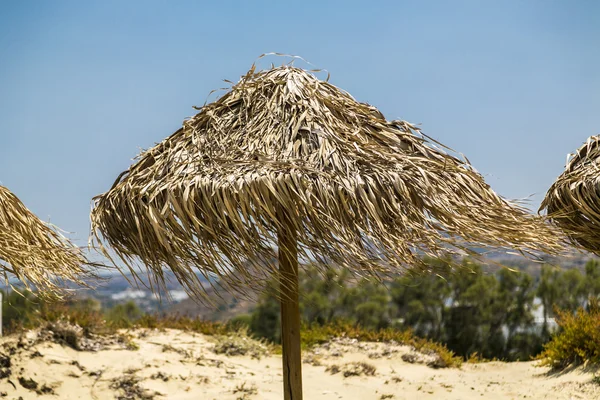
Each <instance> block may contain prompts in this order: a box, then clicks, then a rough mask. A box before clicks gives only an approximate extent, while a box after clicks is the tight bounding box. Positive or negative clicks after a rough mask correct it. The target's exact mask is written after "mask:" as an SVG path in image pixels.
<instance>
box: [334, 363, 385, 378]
mask: <svg viewBox="0 0 600 400" xmlns="http://www.w3.org/2000/svg"><path fill="white" fill-rule="evenodd" d="M325 371H327V372H329V373H330V374H332V375H335V374H337V373H340V372H341V373H342V375H344V378H348V377H350V376H363V375H367V376H373V375H375V371H376V369H375V367H374V366H373V365H371V364H368V363H366V362H350V363H346V364H344V365H341V366H339V365H337V364H332V365H330V366H328V367H327V368H326V369H325Z"/></svg>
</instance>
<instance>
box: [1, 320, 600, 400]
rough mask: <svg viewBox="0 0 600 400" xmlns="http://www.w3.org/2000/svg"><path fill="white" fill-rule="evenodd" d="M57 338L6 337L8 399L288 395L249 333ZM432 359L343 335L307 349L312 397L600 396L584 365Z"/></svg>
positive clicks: (273, 359)
mask: <svg viewBox="0 0 600 400" xmlns="http://www.w3.org/2000/svg"><path fill="white" fill-rule="evenodd" d="M56 336H57V335H53V334H52V332H48V331H41V332H40V331H30V332H27V333H26V334H24V335H21V336H11V337H6V338H3V339H2V341H1V342H0V343H1V345H2V355H1V356H0V376H1V377H2V378H1V379H0V395H1V396H2V397H3V398H7V399H15V400H16V399H19V398H22V399H23V400H27V399H38V398H39V399H46V398H47V399H57V398H58V399H61V400H62V399H64V400H69V399H98V400H100V399H102V400H103V399H146V400H150V399H157V400H158V399H173V400H183V399H195V400H197V399H208V400H210V399H218V400H228V399H234V400H237V399H265V400H270V399H273V400H275V399H277V400H279V399H281V398H282V391H281V381H282V377H281V366H280V363H281V357H280V356H279V355H276V354H270V355H269V354H267V349H266V346H263V345H261V344H260V343H257V342H254V341H252V340H250V339H247V338H246V339H244V338H240V337H236V338H234V339H232V340H233V341H232V342H229V341H228V340H227V339H224V340H217V339H216V338H214V337H210V336H203V335H200V334H194V333H187V332H182V331H177V330H162V331H159V330H136V331H132V332H128V333H126V334H124V335H121V336H119V337H113V338H107V339H98V340H96V341H94V340H88V341H82V342H81V343H80V344H79V346H80V347H82V348H84V349H87V350H84V351H77V350H75V349H73V348H70V347H69V346H67V345H65V344H58V343H56ZM62 340H66V342H69V337H63V338H62ZM240 343H241V344H242V345H240ZM245 345H248V346H245ZM239 353H245V354H243V355H240V354H239ZM228 354H229V355H228ZM428 363H429V364H431V365H433V364H434V363H435V357H433V358H432V356H428V355H423V354H419V353H416V352H414V351H413V350H412V349H411V348H409V347H406V346H400V345H396V344H381V343H358V342H356V341H354V340H349V339H339V340H335V341H332V342H331V343H327V344H325V345H323V346H320V347H318V348H315V349H313V350H311V351H309V352H305V362H304V365H303V368H304V374H303V376H304V390H305V398H306V399H309V400H312V399H522V398H528V399H595V398H600V385H599V384H598V383H594V382H593V381H592V379H593V377H594V372H593V371H586V370H584V369H582V368H577V369H573V370H571V371H568V372H566V373H562V374H554V375H552V374H548V371H547V369H545V368H538V367H536V366H535V363H534V362H516V363H502V362H491V363H483V364H466V365H463V366H462V367H461V368H440V369H436V368H433V367H430V366H427V364H428Z"/></svg>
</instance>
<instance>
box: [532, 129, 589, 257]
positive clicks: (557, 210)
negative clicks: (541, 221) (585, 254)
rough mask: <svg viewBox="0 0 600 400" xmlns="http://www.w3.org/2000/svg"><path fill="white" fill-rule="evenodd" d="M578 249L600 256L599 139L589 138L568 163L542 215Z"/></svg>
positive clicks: (553, 185) (545, 199)
mask: <svg viewBox="0 0 600 400" xmlns="http://www.w3.org/2000/svg"><path fill="white" fill-rule="evenodd" d="M544 210H545V211H546V213H547V217H548V218H549V219H550V220H551V221H552V222H554V223H555V224H556V225H557V226H558V227H560V228H561V229H562V230H563V231H564V232H565V234H566V235H567V236H568V237H569V238H570V239H571V241H572V243H573V244H574V245H576V246H577V247H579V248H582V249H584V250H587V251H590V252H592V253H595V254H596V255H600V136H592V137H590V138H588V140H587V141H586V143H585V144H584V145H583V146H581V147H580V148H579V149H578V150H577V152H576V153H575V154H571V155H570V156H569V158H568V159H567V165H566V167H565V170H564V172H563V173H562V174H561V175H560V176H559V177H558V178H556V181H555V182H554V183H553V184H552V186H551V187H550V189H548V193H546V197H545V198H544V200H543V202H542V204H541V207H540V211H544Z"/></svg>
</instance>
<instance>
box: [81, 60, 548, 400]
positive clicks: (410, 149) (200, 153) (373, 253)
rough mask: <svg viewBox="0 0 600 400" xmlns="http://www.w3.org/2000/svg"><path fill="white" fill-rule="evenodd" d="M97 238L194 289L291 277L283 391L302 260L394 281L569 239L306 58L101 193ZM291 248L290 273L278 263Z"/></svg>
mask: <svg viewBox="0 0 600 400" xmlns="http://www.w3.org/2000/svg"><path fill="white" fill-rule="evenodd" d="M91 218H92V231H93V235H95V239H96V240H97V241H98V242H99V243H100V244H102V242H105V243H106V244H108V245H110V246H111V247H112V249H114V251H115V252H116V254H118V255H119V256H120V257H121V258H122V259H123V261H125V262H126V263H127V265H129V266H130V267H131V266H132V265H133V264H132V263H133V262H134V260H135V259H138V260H139V261H141V263H143V264H144V265H146V266H147V268H148V269H149V270H150V271H151V272H153V273H154V274H155V275H154V277H155V282H156V283H158V284H160V283H161V280H162V279H163V275H162V268H163V267H169V268H170V269H171V270H172V271H173V272H174V273H175V275H176V276H177V278H178V279H179V280H180V282H181V283H182V284H183V285H184V286H185V287H186V289H187V290H188V291H189V292H191V293H192V294H195V295H198V296H202V294H203V287H202V285H201V283H200V281H199V280H198V279H197V276H196V274H195V273H194V270H195V268H197V269H198V270H199V271H201V272H202V273H203V274H206V275H207V276H209V275H216V276H218V277H220V284H222V285H227V286H228V287H229V288H232V289H236V290H240V291H242V292H244V291H247V290H249V288H251V289H253V288H258V289H260V288H261V287H263V286H262V283H263V282H264V281H265V280H266V279H269V278H271V277H272V276H273V275H276V276H277V277H279V279H280V283H281V284H280V297H281V307H282V330H283V332H282V342H283V343H282V344H283V353H284V355H283V358H284V365H283V366H284V381H285V383H284V391H285V398H286V399H300V398H301V395H302V394H301V377H300V375H301V374H300V337H299V329H300V314H299V309H298V290H297V289H298V259H299V258H300V259H301V260H308V259H311V258H312V259H316V260H317V261H318V264H320V265H322V268H327V265H328V264H331V263H334V264H338V265H344V266H347V267H349V268H350V269H351V270H352V271H354V272H355V273H356V274H361V275H362V274H369V275H373V276H376V277H381V275H382V274H387V273H394V272H397V271H398V269H399V268H403V267H405V266H406V265H414V264H419V263H420V262H421V257H422V256H423V255H424V254H428V255H431V256H437V255H441V254H447V252H467V253H469V252H471V251H470V248H471V247H472V246H480V245H493V246H498V247H511V248H515V249H518V250H520V251H523V252H534V253H535V252H538V251H550V252H554V251H555V250H557V249H558V245H557V244H556V240H555V237H554V235H553V233H552V231H551V229H550V228H549V227H548V226H546V225H545V224H544V223H543V222H542V221H541V219H537V218H535V217H533V216H531V215H529V214H528V213H527V212H526V211H525V210H524V209H522V208H520V207H519V206H516V205H513V204H510V203H508V202H507V201H506V200H504V199H502V198H501V197H499V196H498V195H497V194H496V193H494V192H493V191H492V190H491V189H490V188H489V186H488V185H487V184H486V183H485V182H484V180H483V178H482V177H481V176H480V175H479V174H478V173H477V172H476V171H474V170H473V169H472V168H471V166H470V165H469V164H468V163H467V162H463V161H461V160H459V159H458V158H456V157H453V156H451V155H449V154H447V153H446V152H444V151H442V150H440V149H438V148H436V146H435V144H434V143H433V141H431V140H429V139H427V138H426V137H424V136H423V135H420V134H419V130H418V129H417V128H415V127H414V126H413V125H411V124H409V123H407V122H404V121H387V120H386V119H385V118H384V116H383V115H382V114H381V113H380V112H379V111H378V110H377V109H376V108H375V107H373V106H370V105H368V104H364V103H359V102H357V101H356V100H355V99H353V98H352V97H351V96H350V95H349V94H348V93H346V92H344V91H343V90H340V89H339V88H337V87H335V86H333V85H332V84H330V83H328V82H324V81H320V80H319V79H317V78H316V77H315V76H314V75H313V74H311V73H310V72H307V71H305V70H302V69H298V68H295V67H293V66H289V65H288V66H283V67H277V68H271V69H269V70H264V71H256V70H255V68H254V67H253V68H252V69H251V70H250V71H249V72H248V73H247V74H246V75H245V76H243V77H242V78H241V80H240V81H239V82H238V83H237V84H235V85H233V87H232V88H231V90H230V91H229V92H228V93H226V94H225V95H223V96H222V97H221V98H219V99H218V100H217V101H215V102H213V103H210V104H208V105H205V106H204V107H202V108H200V112H199V113H198V114H197V115H195V116H194V117H192V118H191V119H189V120H187V121H185V122H184V124H183V127H182V128H181V129H179V130H178V131H177V132H175V133H174V134H173V135H171V136H170V137H168V138H167V139H165V140H164V141H162V142H161V143H159V144H157V145H156V146H155V147H153V148H151V149H149V150H147V151H145V152H144V153H143V154H141V155H140V156H139V159H138V160H137V161H136V162H135V164H133V165H132V166H131V167H130V168H129V170H127V171H125V172H123V173H122V174H121V175H120V176H119V177H118V178H117V180H116V182H115V183H114V185H113V187H112V188H111V189H110V190H109V191H108V192H106V193H104V194H103V195H101V196H98V197H96V198H95V205H94V209H93V211H92V216H91ZM273 243H277V244H278V249H279V250H278V251H279V270H277V269H276V268H274V267H272V266H271V265H269V263H268V262H267V261H266V260H269V259H270V257H272V254H273V248H272V245H273Z"/></svg>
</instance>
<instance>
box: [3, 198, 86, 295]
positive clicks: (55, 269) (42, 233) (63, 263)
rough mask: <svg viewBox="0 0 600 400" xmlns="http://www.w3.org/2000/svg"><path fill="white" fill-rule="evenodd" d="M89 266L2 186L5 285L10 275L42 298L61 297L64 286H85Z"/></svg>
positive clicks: (68, 243)
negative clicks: (68, 283) (71, 284)
mask: <svg viewBox="0 0 600 400" xmlns="http://www.w3.org/2000/svg"><path fill="white" fill-rule="evenodd" d="M91 265H95V264H92V263H90V262H89V261H88V260H87V258H86V257H85V256H84V254H83V253H82V251H81V250H80V249H79V248H77V247H75V246H74V245H73V244H72V243H71V242H70V241H69V240H68V239H66V238H65V237H64V236H63V235H62V234H61V233H60V232H59V231H58V230H57V229H55V228H54V227H53V226H52V225H50V224H47V223H44V222H43V221H41V220H40V219H39V218H38V217H36V216H35V215H34V214H33V213H32V212H31V211H29V210H28V209H27V207H25V205H23V203H22V202H21V201H20V200H19V199H18V198H17V196H15V195H14V194H13V193H12V192H10V191H9V190H8V189H7V188H5V187H4V186H0V270H1V271H2V274H3V275H4V280H5V282H9V281H10V280H9V278H10V276H14V277H16V278H17V279H19V280H20V281H21V282H22V283H24V284H25V285H26V286H27V287H28V288H32V287H33V288H35V289H37V291H38V294H39V295H41V296H45V297H57V296H58V297H62V296H63V295H64V293H65V287H64V284H66V283H67V282H72V283H75V284H78V285H82V286H88V285H89V283H90V282H89V281H86V280H85V279H84V278H85V277H87V278H95V277H96V275H95V274H94V273H93V272H92V271H91V270H90V269H88V267H89V266H91Z"/></svg>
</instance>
